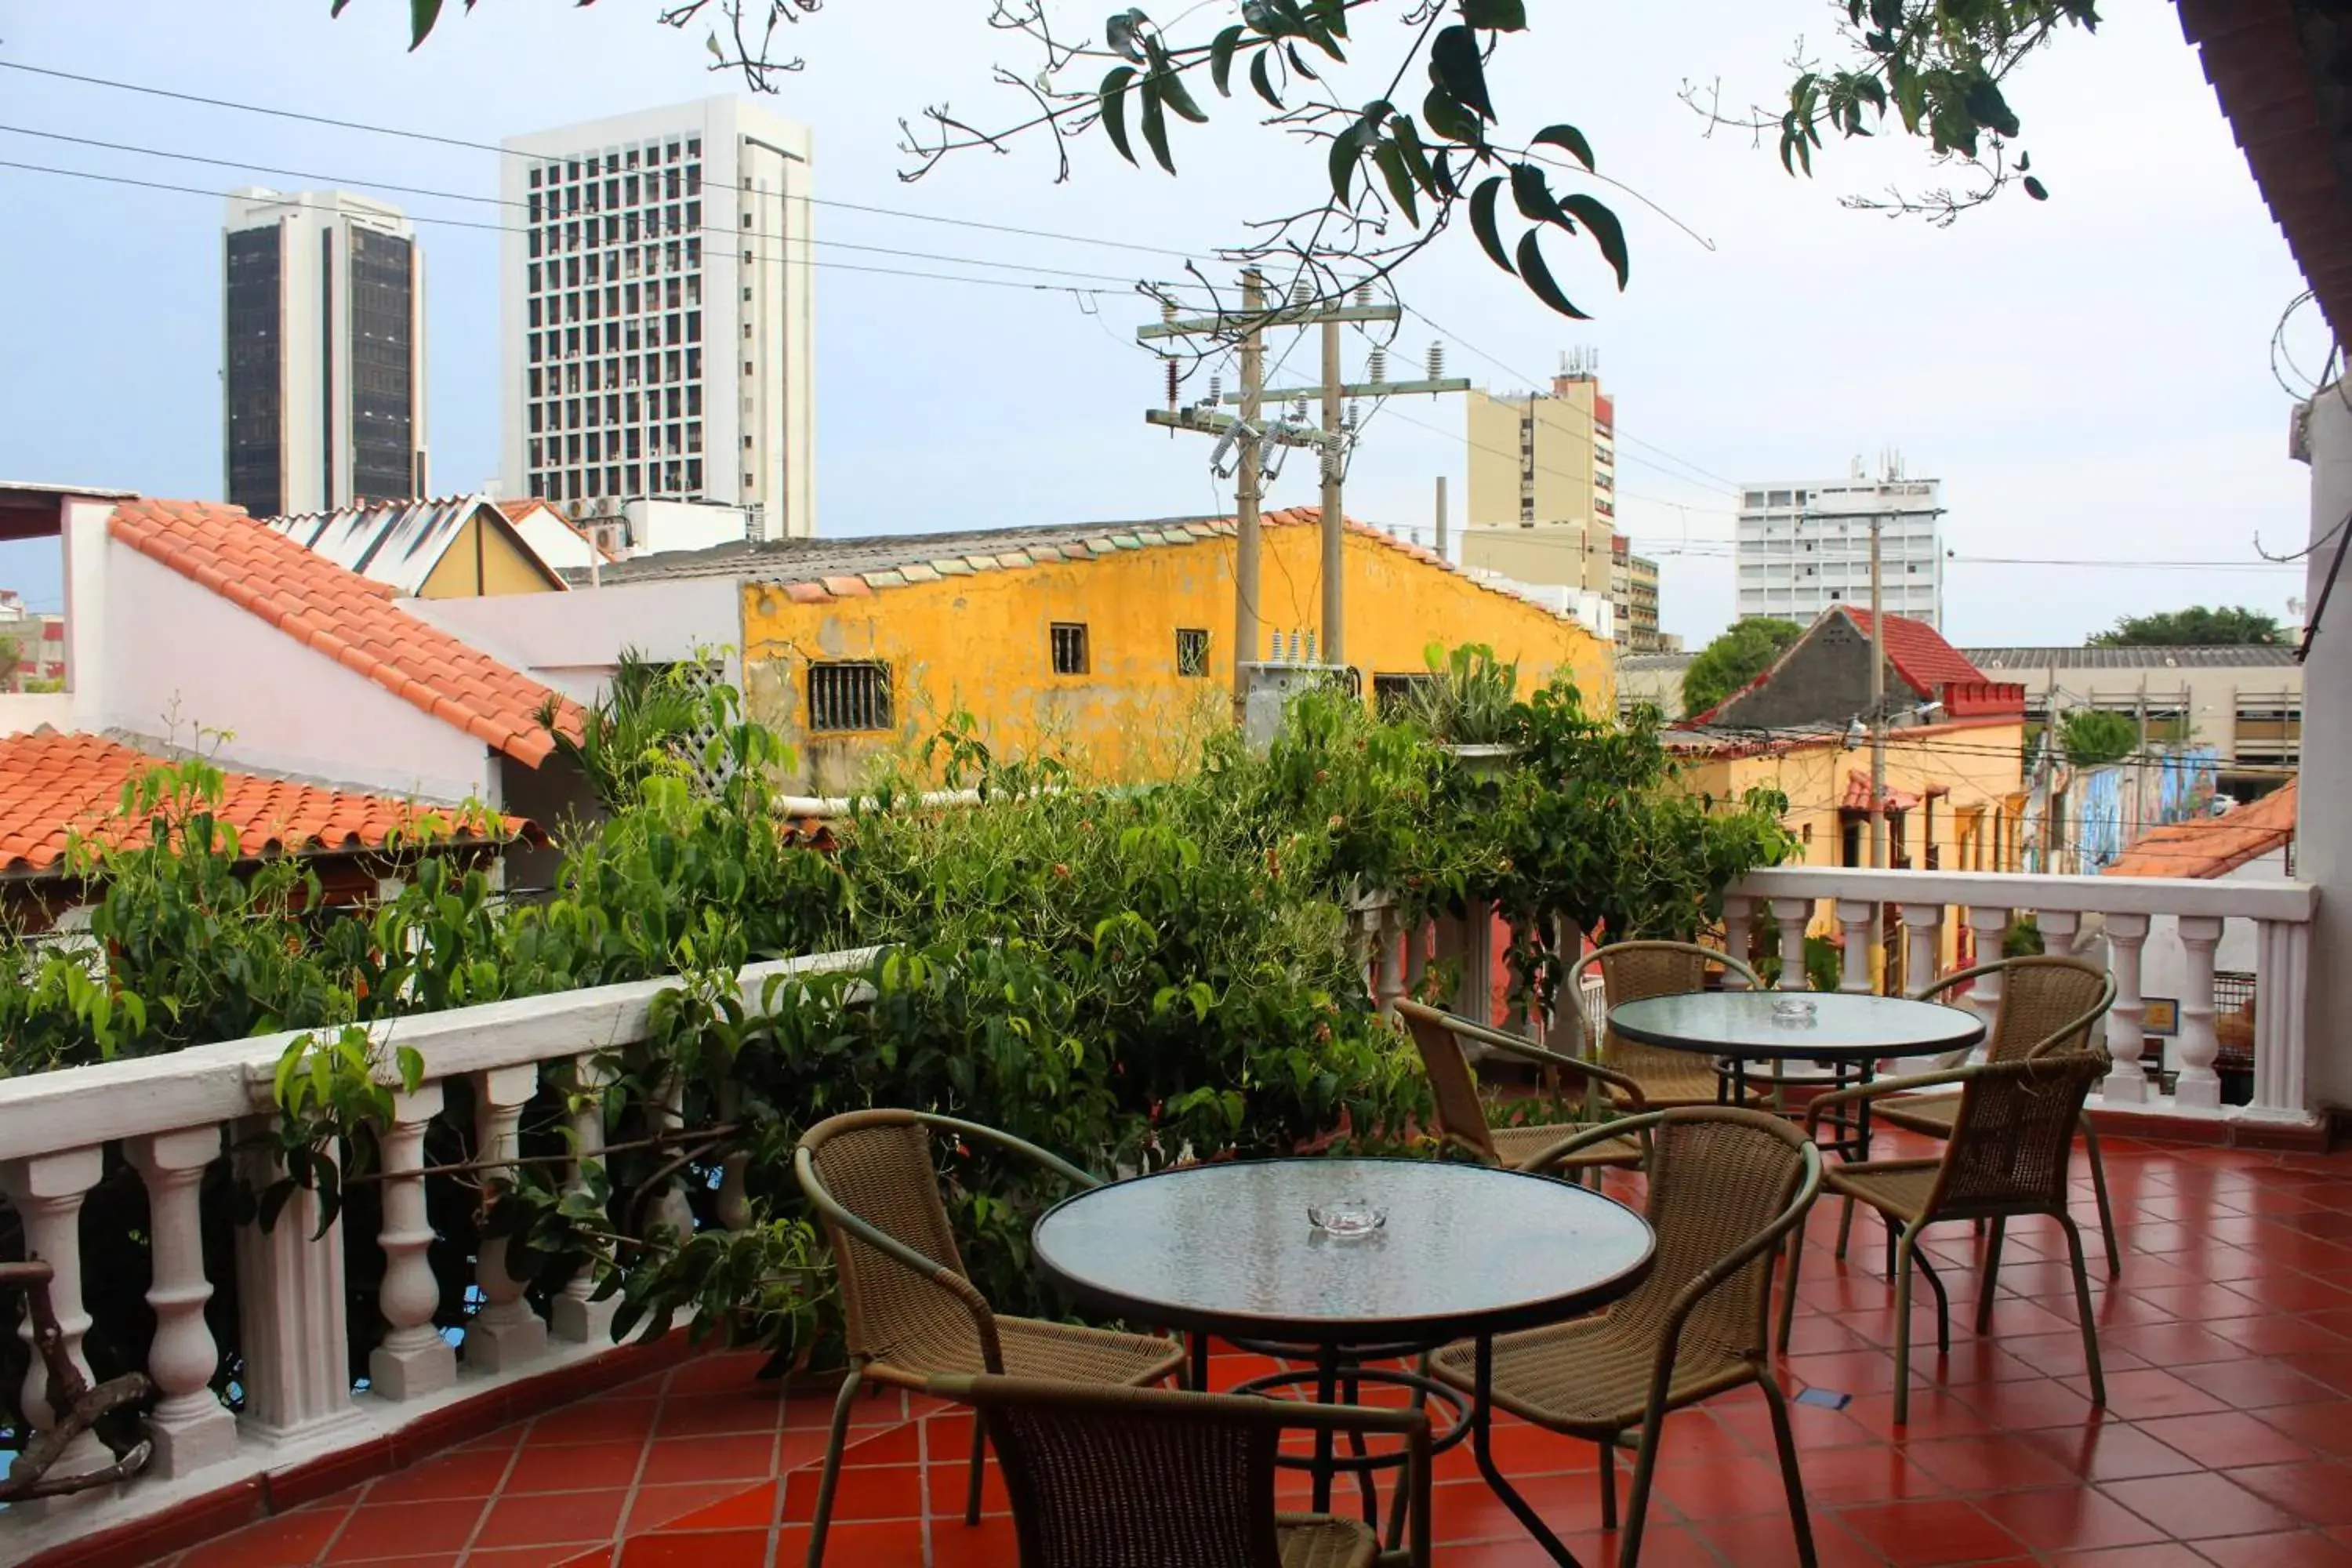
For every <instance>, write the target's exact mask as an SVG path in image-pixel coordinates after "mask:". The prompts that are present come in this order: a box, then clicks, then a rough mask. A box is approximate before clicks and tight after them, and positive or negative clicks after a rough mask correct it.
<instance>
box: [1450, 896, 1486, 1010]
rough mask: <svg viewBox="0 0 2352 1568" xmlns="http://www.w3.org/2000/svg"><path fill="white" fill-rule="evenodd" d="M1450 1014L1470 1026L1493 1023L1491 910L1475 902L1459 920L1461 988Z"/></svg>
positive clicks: (1471, 902)
mask: <svg viewBox="0 0 2352 1568" xmlns="http://www.w3.org/2000/svg"><path fill="white" fill-rule="evenodd" d="M1454 1011H1455V1012H1456V1013H1459V1014H1461V1015H1462V1016H1464V1017H1465V1018H1468V1019H1470V1020H1471V1021H1473V1022H1474V1023H1479V1024H1485V1025H1487V1026H1490V1027H1491V1026H1493V1024H1494V1022H1495V906H1494V905H1493V904H1491V903H1484V902H1481V901H1479V900H1475V899H1473V900H1471V901H1470V909H1469V912H1468V913H1467V914H1465V916H1464V917H1463V920H1462V984H1461V989H1459V990H1458V991H1456V992H1455V993H1454Z"/></svg>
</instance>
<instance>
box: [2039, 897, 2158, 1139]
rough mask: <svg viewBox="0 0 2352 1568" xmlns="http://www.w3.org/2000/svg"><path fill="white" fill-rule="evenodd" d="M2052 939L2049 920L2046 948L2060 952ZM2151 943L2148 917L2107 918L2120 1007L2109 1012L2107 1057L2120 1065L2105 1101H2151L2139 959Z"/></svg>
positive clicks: (2105, 1085)
mask: <svg viewBox="0 0 2352 1568" xmlns="http://www.w3.org/2000/svg"><path fill="white" fill-rule="evenodd" d="M2050 937H2051V931H2050V925H2049V921H2048V919H2047V918H2046V917H2045V918H2044V920H2043V921H2042V945H2043V948H2044V950H2045V951H2053V952H2054V951H2057V950H2056V948H2055V947H2054V944H2053V943H2052V942H2051V940H2050ZM2145 942H2147V916H2146V915H2109V916H2108V917H2107V952H2108V954H2109V958H2108V965H2109V967H2110V968H2111V969H2112V970H2113V971H2114V973H2115V977H2116V1005H2114V1006H2113V1007H2111V1008H2109V1009H2108V1010H2107V1055H2108V1056H2110V1057H2112V1058H2115V1064H2116V1065H2115V1067H2114V1068H2112V1069H2111V1070H2110V1071H2109V1072H2108V1074H2107V1076H2106V1078H2105V1079H2104V1080H2103V1081H2102V1082H2101V1083H2100V1085H2099V1098H2101V1099H2102V1100H2118V1101H2126V1102H2129V1103H2132V1104H2138V1103H2140V1102H2142V1101H2145V1100H2147V1099H2149V1098H2150V1096H2149V1094H2148V1088H2147V1070H2146V1069H2145V1068H2142V1067H2141V1066H2140V1054H2141V1053H2142V1052H2143V1051H2145V1050H2146V1049H2147V1035H2146V1033H2145V1032H2143V1030H2142V1029H2141V1020H2142V1019H2143V1018H2144V1017H2146V1016H2147V1003H2146V1002H2144V1001H2142V1000H2141V998H2140V994H2139V957H2140V947H2141V945H2142V944H2143V943H2145Z"/></svg>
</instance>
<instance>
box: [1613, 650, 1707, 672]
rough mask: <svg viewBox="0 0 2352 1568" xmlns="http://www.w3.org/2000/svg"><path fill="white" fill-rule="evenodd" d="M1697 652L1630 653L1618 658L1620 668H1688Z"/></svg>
mask: <svg viewBox="0 0 2352 1568" xmlns="http://www.w3.org/2000/svg"><path fill="white" fill-rule="evenodd" d="M1696 658H1698V655H1696V653H1629V654H1625V655H1623V656H1622V657H1621V658H1619V659H1618V660H1617V668H1619V669H1664V670H1681V669H1688V668H1690V667H1691V663H1692V661H1693V660H1695V659H1696Z"/></svg>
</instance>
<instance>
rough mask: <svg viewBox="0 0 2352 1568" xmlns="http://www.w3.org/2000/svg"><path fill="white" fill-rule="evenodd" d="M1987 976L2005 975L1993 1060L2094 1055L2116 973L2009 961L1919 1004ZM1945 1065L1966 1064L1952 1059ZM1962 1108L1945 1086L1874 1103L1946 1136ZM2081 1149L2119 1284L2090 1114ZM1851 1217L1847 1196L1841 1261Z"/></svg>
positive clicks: (1977, 971) (1965, 973) (1989, 1045)
mask: <svg viewBox="0 0 2352 1568" xmlns="http://www.w3.org/2000/svg"><path fill="white" fill-rule="evenodd" d="M1988 974H1998V975H2000V977H2001V984H2000V1002H1999V1004H1998V1005H1996V1006H1995V1007H1994V1008H1993V1018H1992V1028H1991V1030H1990V1033H1989V1035H1988V1036H1987V1038H1986V1042H1985V1059H1986V1060H1987V1061H1994V1062H2012V1061H2022V1060H2024V1059H2025V1058H2028V1057H2042V1056H2053V1055H2056V1054H2058V1053H2061V1052H2067V1051H2087V1050H2090V1049H2092V1048H2094V1047H2093V1046H2092V1042H2091V1029H2092V1026H2094V1025H2095V1024H2097V1023H2098V1021H2099V1020H2100V1019H2101V1018H2102V1017H2104V1016H2105V1015H2106V1011H2107V1009H2108V1008H2110V1007H2112V1006H2114V1005H2115V1001H2116V981H2115V976H2114V975H2112V974H2109V973H2107V972H2106V971H2105V970H2104V969H2101V968H2098V967H2097V966H2095V965H2094V964H2088V963H2084V962H2083V961H2082V960H2081V959H2079V958H2060V957H2054V956H2053V957H2030V958H2011V959H2008V960H2005V961H2003V962H2001V963H1980V964H1978V965H1977V966H1976V967H1975V968H1973V969H1963V970H1961V971H1960V972H1959V973H1957V974H1947V975H1946V976H1944V978H1942V979H1941V980H1938V981H1937V982H1936V984H1933V985H1930V986H1928V987H1927V989H1926V990H1925V991H1922V992H1921V993H1919V996H1920V999H1921V1000H1922V1001H1933V1000H1934V999H1935V998H1936V997H1937V996H1938V995H1939V994H1948V993H1950V992H1952V991H1956V990H1958V988H1959V987H1960V986H1962V985H1965V984H1969V983H1970V982H1972V981H1976V980H1980V979H1982V978H1983V977H1984V976H1986V975H1988ZM1945 1065H1946V1066H1948V1067H1958V1066H1959V1065H1960V1064H1959V1062H1958V1061H1948V1062H1947V1063H1946V1064H1945ZM1959 1104H1960V1097H1959V1093H1958V1090H1956V1089H1946V1090H1944V1091H1942V1092H1940V1093H1934V1094H1916V1095H1903V1096H1900V1097H1898V1098H1896V1099H1894V1100H1885V1101H1883V1102H1881V1103H1879V1104H1877V1105H1874V1106H1873V1107H1872V1108H1871V1114H1872V1115H1873V1116H1874V1117H1876V1118H1877V1119H1878V1120H1879V1121H1884V1122H1885V1123H1886V1124H1887V1125H1889V1126H1891V1127H1901V1128H1905V1129H1906V1130H1908V1131H1913V1132H1925V1133H1927V1134H1928V1135H1929V1136H1931V1137H1936V1138H1948V1137H1950V1136H1951V1132H1952V1118H1953V1117H1954V1116H1955V1115H1957V1114H1958V1110H1959ZM2083 1148H2084V1152H2085V1153H2086V1154H2087V1155H2088V1156H2089V1158H2090V1165H2091V1192H2092V1194H2093V1195H2095V1197H2096V1198H2097V1199H2098V1202H2099V1235H2100V1237H2101V1238H2102V1239H2103V1240H2105V1243H2106V1250H2107V1276H2108V1278H2110V1279H2115V1278H2116V1277H2118V1276H2120V1275H2121V1274H2122V1273H2123V1271H2124V1254H2123V1245H2122V1243H2121V1241H2120V1240H2119V1239H2118V1238H2117V1237H2116V1216H2115V1211H2114V1209H2113V1208H2112V1207H2111V1206H2109V1205H2108V1202H2107V1167H2106V1163H2105V1161H2104V1160H2102V1159H2100V1158H2099V1135H2098V1132H2097V1131H2095V1129H2094V1128H2093V1127H2092V1126H2091V1119H2090V1117H2089V1116H2088V1115H2087V1114H2085V1115H2084V1118H2083ZM1852 1218H1853V1201H1852V1200H1851V1199H1849V1200H1847V1203H1846V1206H1845V1212H1844V1214H1843V1215H1841V1216H1840V1217H1839V1220H1838V1241H1839V1248H1838V1256H1839V1257H1841V1258H1843V1257H1844V1256H1845V1248H1844V1241H1845V1234H1846V1228H1847V1225H1848V1223H1849V1222H1850V1221H1851V1220H1852Z"/></svg>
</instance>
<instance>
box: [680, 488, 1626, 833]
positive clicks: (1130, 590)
mask: <svg viewBox="0 0 2352 1568" xmlns="http://www.w3.org/2000/svg"><path fill="white" fill-rule="evenodd" d="M1262 540H1263V546H1262V555H1261V568H1260V582H1261V591H1262V595H1263V602H1262V603H1261V605H1259V623H1260V626H1261V627H1262V628H1263V631H1262V636H1264V637H1269V638H1270V637H1273V636H1275V635H1276V634H1280V635H1283V636H1285V637H1288V636H1290V635H1291V634H1292V633H1293V632H1294V631H1296V632H1298V633H1304V632H1306V631H1308V630H1312V629H1314V628H1315V626H1316V623H1317V621H1318V617H1319V605H1320V601H1321V595H1322V583H1321V570H1320V559H1321V556H1320V551H1321V542H1320V531H1319V529H1318V526H1317V513H1316V511H1315V510H1314V509H1311V508H1304V509H1299V510H1291V511H1280V512H1274V513H1270V514H1268V515H1267V517H1266V518H1265V528H1264V531H1263V534H1262ZM714 553H715V554H717V552H714ZM1344 559H1345V562H1346V570H1347V605H1348V625H1347V645H1346V646H1347V653H1348V658H1349V665H1350V666H1351V667H1352V668H1354V669H1355V670H1356V671H1357V672H1358V674H1359V675H1360V677H1361V678H1362V683H1363V687H1364V690H1365V694H1366V697H1367V698H1368V700H1369V699H1370V698H1371V697H1373V696H1374V695H1375V694H1377V693H1378V692H1380V691H1381V690H1383V689H1391V683H1394V682H1399V681H1402V680H1405V679H1411V678H1413V677H1418V676H1422V675H1424V674H1425V673H1426V669H1427V667H1426V664H1425V661H1424V650H1425V649H1426V648H1427V647H1428V646H1429V645H1430V644H1432V643H1439V644H1444V645H1446V646H1449V647H1451V646H1454V645H1458V644H1462V643H1485V644H1486V645H1488V646H1490V647H1493V648H1494V649H1495V651H1496V654H1497V655H1499V656H1500V657H1501V658H1506V659H1509V660H1513V661H1516V662H1517V665H1518V667H1519V673H1520V679H1521V681H1522V683H1523V684H1524V685H1525V686H1526V687H1527V688H1528V689H1533V688H1534V687H1535V686H1536V685H1538V684H1539V683H1541V682H1543V681H1545V680H1548V679H1550V678H1551V677H1552V675H1553V674H1554V673H1555V672H1557V671H1560V670H1566V671H1567V672H1569V673H1570V675H1572V676H1573V678H1574V679H1575V680H1576V681H1577V683H1578V685H1579V687H1580V689H1582V690H1583V691H1584V693H1585V696H1586V700H1587V701H1588V702H1589V703H1590V704H1591V706H1592V707H1593V709H1594V710H1595V711H1598V712H1601V713H1608V712H1611V711H1613V710H1614V704H1615V700H1616V698H1615V689H1614V682H1613V675H1612V649H1611V648H1610V647H1609V646H1608V645H1607V644H1606V643H1604V642H1602V641H1601V639H1600V638H1599V637H1595V636H1593V635H1592V634H1591V632H1589V631H1588V630H1586V629H1585V628H1584V627H1583V626H1580V625H1579V624H1578V623H1577V622H1575V621H1574V620H1572V619H1570V618H1569V617H1567V616H1561V615H1559V614H1556V613H1554V612H1553V611H1551V610H1549V609H1547V608H1545V607H1543V606H1541V605H1537V604H1535V603H1532V602H1530V601H1529V600H1528V599H1525V598H1523V597H1521V596H1519V595H1516V594H1513V593H1510V592H1507V591H1505V590H1503V589H1500V588H1497V587H1495V586H1492V585H1489V584H1483V583H1480V582H1477V581H1475V580H1473V579H1471V578H1470V577H1467V576H1465V575H1464V574H1462V573H1460V572H1458V571H1456V570H1454V568H1453V567H1451V566H1448V565H1446V564H1444V563H1443V562H1441V561H1440V560H1439V559H1438V558H1437V557H1436V556H1434V555H1433V554H1432V553H1430V552H1428V551H1426V550H1423V549H1421V548H1419V547H1417V546H1412V545H1408V544H1405V543H1402V542H1400V541H1397V540H1395V539H1392V538H1391V537H1390V536H1388V535H1386V534H1383V533H1381V532H1379V531H1376V530H1373V529H1370V528H1367V527H1364V526H1362V525H1360V524H1355V523H1351V524H1349V531H1348V534H1347V537H1346V542H1345V551H1344ZM713 564H714V570H723V571H727V572H730V573H731V574H734V575H735V576H736V577H737V578H738V579H739V582H740V593H741V595H742V643H741V647H742V659H743V675H744V682H743V684H744V690H745V694H746V701H747V705H748V707H749V709H750V710H751V714H752V716H753V717H755V718H758V719H760V720H761V721H765V722H767V723H769V724H770V725H772V726H773V727H774V728H776V729H777V730H778V731H780V732H782V734H784V735H785V736H787V737H788V738H789V739H791V740H792V741H793V743H794V744H795V746H796V747H797V748H798V751H799V754H800V766H799V773H800V782H801V784H802V786H803V788H805V789H806V790H808V791H809V792H810V793H813V794H833V793H838V792H840V791H843V790H846V789H849V788H852V787H854V786H855V785H856V784H858V783H859V782H860V781H861V780H862V779H863V777H864V776H865V774H866V771H867V769H868V768H869V766H870V765H871V763H872V760H873V758H874V756H875V754H876V753H877V752H888V751H892V750H898V751H899V752H901V753H902V754H906V753H909V752H911V750H912V748H915V747H918V746H919V745H920V743H921V742H923V741H924V740H925V739H927V738H928V737H929V736H931V735H933V734H935V733H937V732H938V731H939V730H940V728H941V726H942V725H943V724H944V722H945V721H947V719H948V718H949V716H950V715H951V714H953V713H955V712H957V711H959V710H961V711H964V712H968V713H970V714H971V717H972V719H973V721H974V723H975V726H976V728H977V730H978V732H979V734H980V736H981V738H982V739H983V740H984V741H986V742H988V744H989V745H991V746H992V748H994V749H996V750H997V751H998V752H1000V753H1001V754H1008V755H1010V754H1030V753H1035V752H1042V751H1046V750H1052V751H1055V752H1059V753H1061V754H1063V755H1065V756H1066V757H1068V758H1070V759H1071V760H1073V761H1074V762H1075V763H1076V764H1077V765H1079V766H1081V767H1083V768H1085V769H1086V770H1087V772H1088V773H1092V774H1094V775H1097V776H1100V777H1105V778H1113V779H1137V778H1148V777H1151V776H1154V775H1155V774H1157V773H1160V772H1161V771H1163V770H1165V769H1166V768H1168V767H1170V766H1171V765H1173V764H1175V763H1177V762H1179V761H1180V760H1181V758H1182V757H1183V756H1184V755H1185V754H1186V752H1187V751H1188V749H1189V747H1190V746H1191V744H1192V742H1193V741H1194V740H1195V739H1196V738H1197V737H1198V736H1199V735H1201V734H1202V733H1203V732H1204V731H1205V730H1206V729H1207V728H1208V727H1210V726H1222V725H1227V724H1230V723H1231V722H1232V719H1233V691H1234V647H1233V621H1234V525H1233V523H1232V521H1231V520H1230V519H1223V518H1212V519H1179V520H1171V521H1152V522H1144V523H1101V524H1081V525H1076V526H1071V527H1061V528H1041V529H1023V530H1011V531H997V532H983V533H963V534H952V535H934V536H928V537H908V538H899V539H867V540H801V541H783V542H777V543H775V544H772V545H763V546H758V547H754V548H753V549H751V550H750V551H748V552H745V551H730V552H725V553H724V554H722V555H717V558H716V559H715V560H714V563H713ZM1251 651H1252V652H1254V653H1255V655H1256V656H1257V657H1258V658H1265V656H1266V648H1265V647H1259V648H1256V649H1254V650H1251Z"/></svg>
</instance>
